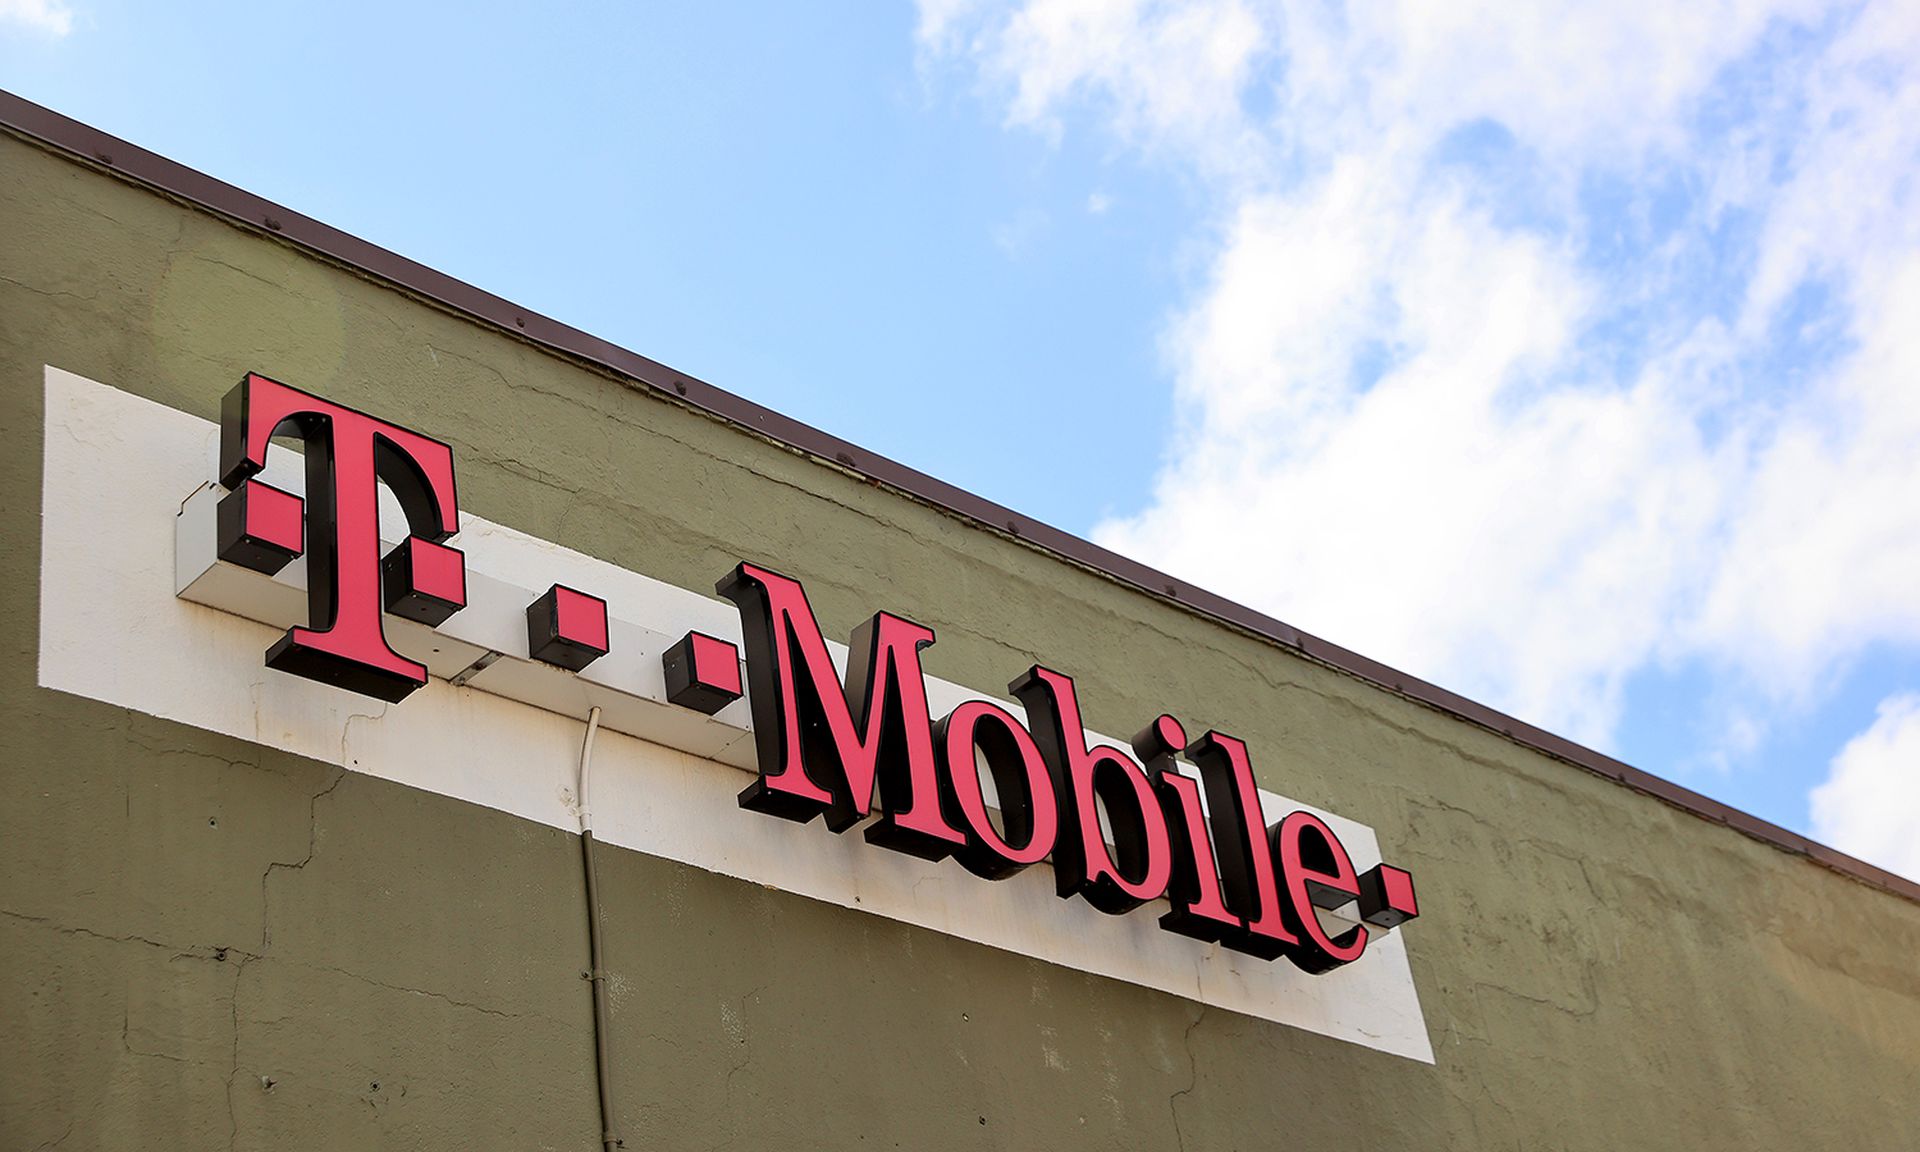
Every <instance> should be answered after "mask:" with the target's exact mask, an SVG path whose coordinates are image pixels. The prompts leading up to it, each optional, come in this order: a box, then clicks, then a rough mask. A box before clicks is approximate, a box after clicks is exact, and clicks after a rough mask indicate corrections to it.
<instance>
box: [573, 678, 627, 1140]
mask: <svg viewBox="0 0 1920 1152" xmlns="http://www.w3.org/2000/svg"><path fill="white" fill-rule="evenodd" d="M599 733H600V709H599V708H594V709H593V710H592V711H591V712H589V713H587V736H586V740H585V741H584V742H583V743H582V744H581V745H580V787H579V795H578V797H577V799H578V801H579V806H580V861H581V864H582V866H583V868H584V870H585V872H586V877H587V952H588V963H589V964H590V965H591V967H590V968H589V969H588V970H587V973H586V976H587V981H588V983H589V984H590V985H591V987H592V988H593V1077H594V1083H595V1086H596V1087H597V1088H598V1090H599V1093H600V1143H601V1145H602V1146H603V1148H604V1149H605V1150H606V1152H612V1150H613V1149H615V1148H619V1147H620V1146H621V1141H620V1136H619V1134H618V1133H616V1132H615V1131H614V1127H613V1085H612V1083H611V1081H610V1080H609V1078H608V1077H609V1073H610V1072H611V1071H612V1067H613V1058H612V1056H611V1055H610V1054H609V1053H608V1051H607V1045H608V1043H609V1041H610V1039H611V1037H610V1033H611V1031H612V1029H611V1028H610V1027H609V1025H608V1023H607V969H606V965H605V964H604V963H602V961H601V958H600V876H599V873H598V872H597V871H596V870H595V869H594V866H593V809H592V807H591V793H590V792H589V791H588V788H589V787H590V785H591V784H592V782H593V738H594V737H595V736H597V735H599Z"/></svg>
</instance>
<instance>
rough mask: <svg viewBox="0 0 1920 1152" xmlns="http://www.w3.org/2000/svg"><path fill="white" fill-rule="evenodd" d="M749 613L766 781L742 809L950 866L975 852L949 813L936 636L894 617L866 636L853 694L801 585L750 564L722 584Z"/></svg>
mask: <svg viewBox="0 0 1920 1152" xmlns="http://www.w3.org/2000/svg"><path fill="white" fill-rule="evenodd" d="M716 589H717V591H719V593H720V595H722V596H725V597H726V598H727V599H729V600H731V601H733V603H734V605H735V607H737V608H738V609H739V610H740V627H741V632H742V638H743V639H744V640H745V641H746V650H747V695H748V697H749V698H750V699H751V701H752V705H751V707H752V711H753V735H754V745H755V750H756V752H757V753H758V756H759V769H760V777H759V779H757V780H755V781H754V782H753V783H752V784H749V785H748V786H747V788H746V790H745V791H743V792H741V793H740V806H741V807H742V808H748V809H751V810H753V811H755V812H762V813H765V814H767V815H769V816H778V817H780V818H782V819H785V820H795V821H799V822H801V823H805V822H806V821H808V820H811V819H813V818H814V817H815V816H816V815H822V814H824V815H825V817H826V824H827V827H828V828H831V829H832V830H833V831H835V832H845V831H846V830H847V829H849V828H851V827H853V826H854V825H855V824H857V823H859V822H860V820H861V819H862V818H863V817H865V816H866V815H868V813H869V812H870V811H871V810H872V804H873V796H874V791H875V787H876V786H878V789H879V795H880V801H881V804H880V807H881V813H882V814H881V817H880V819H879V820H878V821H876V822H875V823H874V824H873V826H872V827H870V828H868V829H867V834H866V835H867V839H868V841H870V842H872V843H874V844H879V845H881V846H883V847H887V848H892V849H895V850H896V851H901V852H908V853H911V854H912V855H915V856H920V857H923V858H925V859H929V860H938V859H941V858H943V857H945V856H947V855H948V854H949V853H951V852H952V850H953V849H955V848H958V847H960V846H961V845H962V844H963V843H965V837H964V836H962V835H961V834H960V833H959V832H958V831H956V830H955V829H954V828H953V827H952V826H951V825H949V824H948V823H947V821H946V819H945V817H944V816H943V815H942V813H941V806H940V788H939V776H938V774H937V773H938V769H937V762H936V761H935V759H934V752H933V726H932V723H931V721H930V720H929V718H928V715H927V689H926V682H925V680H924V679H923V678H922V673H921V671H920V649H922V648H925V647H927V646H928V645H930V644H932V643H933V631H932V630H931V629H929V628H923V627H921V626H920V625H918V624H915V623H913V622H912V621H911V620H904V619H902V618H900V617H898V616H893V615H890V614H888V613H885V612H881V613H878V614H876V615H875V616H874V617H873V619H871V620H869V621H867V622H866V623H865V624H863V625H861V626H860V628H859V629H857V630H856V631H855V632H854V635H853V643H852V645H851V651H850V652H849V654H848V658H847V676H846V682H845V685H844V687H843V686H842V684H841V681H840V677H839V672H838V669H836V668H835V667H834V664H833V657H832V654H831V653H830V652H829V651H828V650H827V642H826V640H825V639H823V638H822V637H821V635H820V625H819V623H818V622H816V621H815V619H814V616H813V608H812V606H811V605H809V604H808V603H807V594H806V592H805V591H804V590H803V589H802V588H801V587H800V583H799V581H797V580H793V579H790V578H788V577H786V576H782V575H780V574H779V573H777V572H770V571H768V570H767V569H765V568H760V567H756V566H755V565H752V564H744V563H743V564H741V565H739V566H738V567H736V568H734V570H733V571H732V572H730V573H728V574H727V576H726V577H725V578H724V579H722V580H721V581H720V582H719V584H718V585H716Z"/></svg>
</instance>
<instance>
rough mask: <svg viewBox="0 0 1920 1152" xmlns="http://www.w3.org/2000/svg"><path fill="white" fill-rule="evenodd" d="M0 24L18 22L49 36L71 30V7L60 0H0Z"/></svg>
mask: <svg viewBox="0 0 1920 1152" xmlns="http://www.w3.org/2000/svg"><path fill="white" fill-rule="evenodd" d="M0 24H19V25H21V26H22V27H25V28H29V29H32V30H33V31H35V32H43V33H45V34H47V35H49V36H65V35H66V34H67V33H69V32H71V31H73V9H71V8H69V7H67V6H66V5H65V4H62V3H60V0H0Z"/></svg>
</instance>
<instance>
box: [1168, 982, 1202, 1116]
mask: <svg viewBox="0 0 1920 1152" xmlns="http://www.w3.org/2000/svg"><path fill="white" fill-rule="evenodd" d="M1206 1018H1207V1005H1205V1004H1202V1005H1200V1011H1199V1012H1197V1013H1195V1015H1194V1017H1193V1020H1192V1022H1190V1023H1189V1024H1188V1025H1187V1030H1186V1032H1184V1033H1183V1034H1182V1035H1181V1037H1180V1046H1181V1047H1182V1048H1184V1049H1186V1053H1187V1086H1186V1087H1185V1088H1176V1089H1174V1091H1173V1093H1172V1094H1171V1095H1169V1096H1168V1097H1167V1115H1168V1116H1169V1117H1171V1118H1172V1120H1173V1136H1174V1139H1175V1140H1176V1141H1178V1142H1179V1147H1180V1148H1181V1149H1182V1152H1185V1149H1186V1146H1187V1134H1186V1133H1185V1132H1183V1131H1181V1130H1180V1098H1181V1097H1182V1096H1187V1095H1191V1094H1192V1092H1193V1090H1194V1089H1195V1088H1197V1087H1199V1086H1200V1061H1199V1058H1198V1057H1196V1056H1195V1055H1194V1054H1193V1033H1194V1030H1195V1029H1197V1028H1199V1027H1200V1023H1201V1021H1203V1020H1205V1019H1206Z"/></svg>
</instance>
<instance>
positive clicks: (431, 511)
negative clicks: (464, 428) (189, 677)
mask: <svg viewBox="0 0 1920 1152" xmlns="http://www.w3.org/2000/svg"><path fill="white" fill-rule="evenodd" d="M275 433H282V434H291V435H294V436H297V437H299V438H300V439H301V440H302V441H303V442H304V444H305V451H306V459H307V496H306V501H305V509H304V513H305V514H304V517H302V515H301V512H302V509H301V501H300V499H299V498H298V497H296V496H293V495H292V494H290V493H286V492H282V491H280V490H279V489H277V488H273V487H271V486H270V485H267V484H265V483H263V482H261V481H259V480H255V479H253V478H252V477H253V476H254V474H255V473H257V472H259V471H260V469H261V468H263V467H265V466H266V463H267V444H268V443H269V441H271V440H272V438H273V436H274V435H275ZM376 481H385V482H386V485H387V487H388V488H389V489H390V490H392V492H393V494H394V495H395V496H396V497H398V498H399V501H400V507H401V508H402V509H403V510H404V511H405V513H406V518H407V528H408V531H409V532H410V533H411V535H409V536H408V537H407V538H406V539H405V540H403V541H402V542H401V543H400V545H399V546H398V547H397V548H395V549H394V550H393V552H392V553H391V554H390V555H388V556H387V557H386V559H385V561H384V562H383V561H382V559H381V556H380V517H379V488H378V484H377V483H376ZM220 482H221V484H223V485H225V486H226V487H227V488H229V489H231V492H230V494H229V495H228V496H226V497H225V498H224V499H222V501H221V503H220V514H219V518H220V556H221V558H222V559H224V560H231V561H233V562H234V563H238V564H242V565H245V566H246V567H249V568H253V569H255V570H257V571H263V572H268V573H272V572H276V571H278V570H279V569H280V568H281V567H282V566H284V565H285V564H286V563H287V562H288V561H289V560H291V559H292V558H293V557H294V556H297V555H299V554H301V553H302V552H303V551H304V552H305V554H306V557H307V604H308V619H307V627H305V628H293V629H291V630H289V631H288V632H287V634H286V635H285V636H283V637H281V638H280V641H279V642H278V643H276V644H275V645H274V646H273V647H272V648H269V649H268V650H267V666H268V667H270V668H275V669H278V670H280V671H282V672H290V673H292V674H293V675H296V676H304V677H307V678H308V679H311V680H319V681H322V682H323V683H327V684H332V685H335V686H336V687H340V688H345V689H347V690H349V691H352V692H359V693H362V694H364V695H368V696H374V697H378V698H379V699H381V700H387V701H398V700H401V699H404V698H405V697H406V696H407V695H408V693H410V692H412V691H413V690H414V689H416V688H418V687H420V686H421V685H422V684H425V683H426V682H427V669H426V666H425V665H423V664H419V663H417V662H415V661H413V660H409V659H407V658H406V657H405V656H402V655H400V654H399V653H398V652H395V651H394V650H393V649H392V648H391V647H390V646H389V645H388V644H387V638H386V634H385V632H384V631H383V630H382V628H381V619H380V617H381V612H382V610H383V609H384V610H385V611H389V612H393V613H395V614H396V615H400V616H405V617H407V618H409V619H413V620H418V621H420V622H422V623H424V624H427V625H430V626H432V625H438V624H439V623H441V622H442V621H444V620H445V619H446V618H447V617H448V616H451V615H452V614H453V613H455V612H457V611H459V610H460V609H461V608H462V607H464V606H465V604H466V558H465V557H464V556H463V555H462V554H461V553H460V551H459V550H458V549H455V548H449V547H447V546H446V545H444V544H442V543H441V541H443V540H445V539H446V538H447V537H449V536H451V535H453V533H454V532H456V531H457V530H458V529H459V526H460V512H459V504H458V501H457V500H456V499H455V496H454V487H453V450H452V449H451V448H449V447H448V446H447V445H445V444H442V443H441V442H440V441H438V440H434V439H431V438H430V437H426V436H422V435H420V434H419V433H417V432H409V431H407V430H406V429H405V428H400V427H397V426H395V425H392V424H389V423H387V422H386V421H384V420H376V419H374V418H373V417H371V416H368V415H366V414H365V413H363V412H356V411H354V410H353V409H351V408H346V407H343V406H341V405H339V404H333V403H330V402H328V401H326V400H322V399H320V398H319V397H318V396H314V395H311V394H309V393H306V392H302V391H300V390H298V389H296V388H289V387H287V386H286V385H285V384H282V383H280V382H279V381H277V380H269V379H267V378H266V377H265V376H261V375H258V374H254V373H249V374H248V375H247V377H246V379H244V380H242V381H241V382H240V383H239V385H238V386H236V387H235V388H234V389H233V391H231V392H229V393H227V397H226V399H225V400H224V401H223V402H222V403H221V406H220ZM303 520H304V523H303V522H302V521H303Z"/></svg>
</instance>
